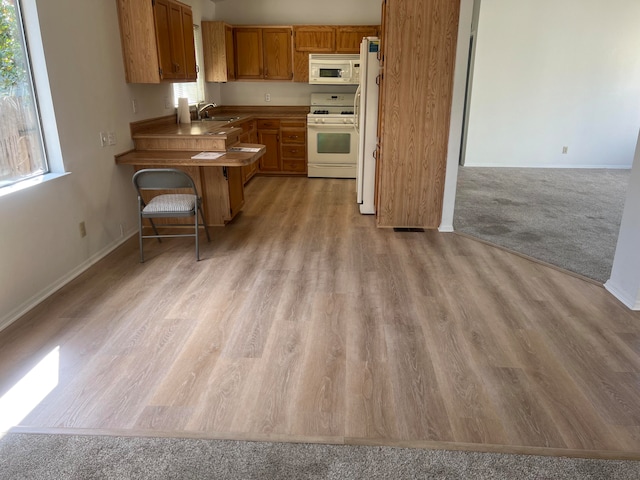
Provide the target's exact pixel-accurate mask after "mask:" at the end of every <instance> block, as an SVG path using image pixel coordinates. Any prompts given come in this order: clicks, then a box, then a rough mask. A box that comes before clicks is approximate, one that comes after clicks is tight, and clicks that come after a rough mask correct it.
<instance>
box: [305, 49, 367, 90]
mask: <svg viewBox="0 0 640 480" xmlns="http://www.w3.org/2000/svg"><path fill="white" fill-rule="evenodd" d="M309 83H310V84H312V85H357V84H358V83H360V55H349V54H321V53H311V54H309Z"/></svg>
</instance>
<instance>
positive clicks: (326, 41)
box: [293, 25, 379, 83]
mask: <svg viewBox="0 0 640 480" xmlns="http://www.w3.org/2000/svg"><path fill="white" fill-rule="evenodd" d="M293 32H294V53H293V80H294V81H295V82H305V83H306V82H308V81H309V54H310V53H327V54H332V53H341V54H342V53H360V42H362V38H363V37H371V36H377V35H378V32H379V27H378V25H328V26H321V25H295V26H294V27H293Z"/></svg>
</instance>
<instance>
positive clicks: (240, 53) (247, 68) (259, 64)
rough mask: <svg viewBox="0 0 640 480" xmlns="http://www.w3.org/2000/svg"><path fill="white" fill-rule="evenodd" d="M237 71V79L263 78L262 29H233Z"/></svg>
mask: <svg viewBox="0 0 640 480" xmlns="http://www.w3.org/2000/svg"><path fill="white" fill-rule="evenodd" d="M233 44H234V52H235V66H236V68H235V70H236V78H237V79H260V78H262V77H263V68H264V67H263V54H262V51H263V48H262V29H261V28H245V27H242V28H240V27H236V28H234V29H233Z"/></svg>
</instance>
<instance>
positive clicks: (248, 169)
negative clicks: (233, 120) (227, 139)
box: [238, 120, 258, 185]
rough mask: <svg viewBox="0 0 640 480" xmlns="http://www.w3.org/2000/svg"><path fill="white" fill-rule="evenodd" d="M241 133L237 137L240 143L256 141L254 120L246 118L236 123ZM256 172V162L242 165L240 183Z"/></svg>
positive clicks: (245, 181)
mask: <svg viewBox="0 0 640 480" xmlns="http://www.w3.org/2000/svg"><path fill="white" fill-rule="evenodd" d="M238 127H239V128H241V129H242V133H241V134H240V136H239V137H238V141H239V142H240V143H258V131H257V128H256V121H255V120H248V121H246V122H242V123H241V124H239V125H238ZM256 173H258V162H254V163H252V164H250V165H246V166H244V167H242V184H243V185H244V184H246V183H247V182H248V181H249V180H251V179H252V178H253V176H254V175H255V174H256Z"/></svg>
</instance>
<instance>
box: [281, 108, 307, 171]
mask: <svg viewBox="0 0 640 480" xmlns="http://www.w3.org/2000/svg"><path fill="white" fill-rule="evenodd" d="M280 157H281V158H282V171H283V172H287V173H300V174H306V173H307V124H306V119H304V118H303V119H286V120H281V121H280Z"/></svg>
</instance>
